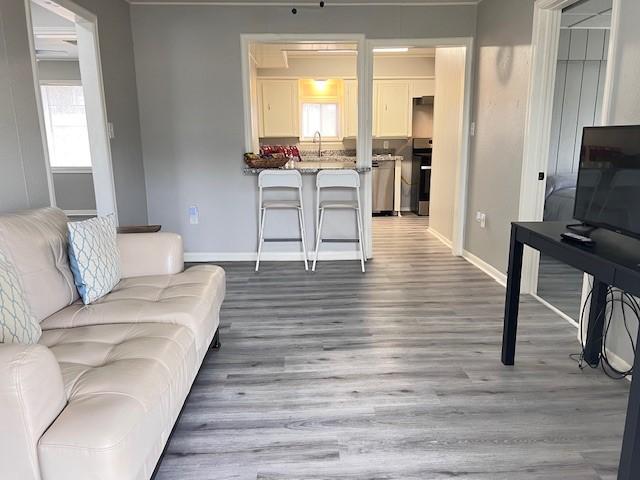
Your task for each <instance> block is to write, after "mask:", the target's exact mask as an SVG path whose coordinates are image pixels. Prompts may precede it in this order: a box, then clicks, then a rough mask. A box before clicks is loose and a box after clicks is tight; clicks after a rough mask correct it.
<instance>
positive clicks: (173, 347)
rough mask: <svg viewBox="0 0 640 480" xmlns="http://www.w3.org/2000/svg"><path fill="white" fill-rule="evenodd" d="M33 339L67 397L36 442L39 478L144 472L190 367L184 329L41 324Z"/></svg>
mask: <svg viewBox="0 0 640 480" xmlns="http://www.w3.org/2000/svg"><path fill="white" fill-rule="evenodd" d="M40 343H41V344H43V345H45V346H47V347H48V348H49V349H50V350H51V351H52V352H53V354H54V356H55V357H56V360H57V361H58V364H59V365H60V371H61V373H62V379H63V385H64V391H65V395H66V397H67V406H66V407H65V409H64V410H63V411H62V413H61V414H60V416H59V417H58V418H57V419H56V421H55V422H54V423H53V424H52V425H51V427H50V428H49V429H48V430H47V431H46V432H45V433H44V435H43V436H42V437H41V438H40V441H39V443H38V456H39V459H40V466H41V469H42V475H43V477H44V478H58V475H59V472H65V475H66V478H74V479H75V478H78V479H79V478H83V475H86V474H87V472H104V473H102V474H101V475H103V476H105V477H107V478H114V479H115V478H140V479H143V478H149V476H150V475H151V473H152V472H153V469H154V466H155V462H153V459H154V458H157V457H158V456H159V455H160V453H161V452H162V449H163V447H164V444H165V442H166V441H167V438H168V436H169V433H170V432H171V426H172V425H173V424H174V422H175V420H176V416H177V414H178V412H179V410H178V411H176V409H175V407H174V406H175V405H177V404H180V402H181V400H183V399H184V398H185V397H186V395H187V393H188V391H189V387H190V386H191V383H192V382H193V377H194V372H196V371H197V369H196V368H195V366H196V364H197V356H196V349H195V348H194V347H195V345H194V337H193V335H192V333H191V331H190V330H189V329H188V328H187V327H183V326H179V325H168V324H159V323H139V324H135V323H134V324H111V325H92V326H86V327H77V328H69V329H66V328H63V329H55V330H46V331H45V332H44V333H43V335H42V338H41V341H40ZM139 459H148V461H147V462H145V463H143V464H140V462H139ZM134 465H136V466H137V467H138V471H137V472H134V471H132V470H131V469H132V466H134ZM107 472H108V473H107ZM84 478H87V477H84ZM95 478H102V477H98V476H95Z"/></svg>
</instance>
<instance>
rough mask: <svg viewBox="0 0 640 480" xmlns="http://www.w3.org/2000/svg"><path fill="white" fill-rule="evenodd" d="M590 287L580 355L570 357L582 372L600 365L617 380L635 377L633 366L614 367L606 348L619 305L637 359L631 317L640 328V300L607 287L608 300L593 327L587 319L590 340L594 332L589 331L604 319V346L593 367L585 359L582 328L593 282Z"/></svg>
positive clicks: (581, 314) (587, 302) (606, 373)
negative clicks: (621, 368) (630, 322)
mask: <svg viewBox="0 0 640 480" xmlns="http://www.w3.org/2000/svg"><path fill="white" fill-rule="evenodd" d="M589 287H590V288H589V292H588V294H587V296H586V298H585V302H584V305H583V306H582V311H581V313H580V327H579V328H580V348H581V351H580V353H574V354H571V355H569V357H570V358H571V359H572V360H575V361H576V362H577V363H578V367H579V368H580V369H581V370H583V369H585V368H587V367H591V368H594V369H595V368H598V366H599V365H600V366H601V368H602V371H603V372H604V374H605V375H607V376H608V377H610V378H613V379H616V380H620V379H622V378H625V377H628V376H630V375H633V366H631V367H630V368H629V369H628V370H618V369H617V368H615V367H614V366H613V364H612V362H611V360H610V359H609V354H608V351H607V348H606V347H607V337H608V335H609V331H610V328H611V322H612V320H613V315H614V312H615V311H616V309H615V306H616V305H619V306H620V310H621V313H622V322H623V325H624V328H625V331H626V333H627V336H628V337H629V344H630V345H631V349H632V351H633V354H634V357H635V353H636V341H635V339H634V338H633V334H632V333H631V329H630V327H629V317H635V320H636V324H638V325H639V326H640V304H639V303H638V300H636V298H635V297H633V296H631V295H629V294H628V293H626V292H623V291H621V290H614V289H613V288H611V287H607V295H606V300H605V302H604V305H603V307H602V309H601V311H599V312H598V314H597V316H596V319H595V321H594V322H593V325H592V324H590V323H589V320H588V319H586V321H587V325H588V327H587V338H589V337H590V336H591V335H590V334H591V333H593V330H591V331H589V330H588V329H589V328H593V326H594V325H596V324H597V323H599V321H600V320H601V319H602V318H603V317H604V322H603V331H602V337H601V340H602V344H601V345H602V346H601V350H600V361H599V362H598V365H591V364H589V363H588V362H586V361H585V358H584V357H585V339H584V329H583V328H582V325H584V322H585V313H586V307H587V304H589V303H590V300H591V297H592V296H593V283H592V282H591V283H590V285H589ZM628 310H630V311H631V313H632V315H628V313H629V312H628Z"/></svg>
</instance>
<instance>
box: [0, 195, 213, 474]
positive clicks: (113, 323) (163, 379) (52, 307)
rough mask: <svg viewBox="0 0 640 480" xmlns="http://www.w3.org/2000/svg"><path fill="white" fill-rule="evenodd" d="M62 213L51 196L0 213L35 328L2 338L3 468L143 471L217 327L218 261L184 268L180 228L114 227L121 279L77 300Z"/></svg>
mask: <svg viewBox="0 0 640 480" xmlns="http://www.w3.org/2000/svg"><path fill="white" fill-rule="evenodd" d="M66 222H67V218H66V216H65V215H64V213H63V212H62V211H61V210H58V209H53V208H47V209H40V210H35V211H29V212H24V213H19V214H13V215H5V216H0V249H2V251H3V252H4V253H6V254H8V255H9V257H10V258H11V259H12V261H13V263H14V264H15V265H16V268H17V270H18V275H19V277H20V280H21V282H22V288H23V290H24V292H25V296H26V297H27V300H28V301H29V303H30V306H31V307H32V312H33V313H34V316H35V317H36V318H37V320H38V321H39V322H40V326H41V327H42V331H43V332H42V336H41V338H40V341H39V344H37V345H17V344H0V425H1V426H2V428H0V465H2V467H1V468H0V478H2V479H3V480H4V479H7V480H14V479H15V480H90V479H91V480H143V479H149V478H150V477H151V476H152V474H153V471H154V468H155V466H156V465H157V462H158V460H159V458H160V456H161V454H162V451H163V449H164V446H165V445H166V442H167V440H168V438H169V435H170V433H171V431H172V429H173V426H174V424H175V422H176V419H177V418H178V416H179V413H180V411H181V409H182V405H183V404H184V401H185V399H186V397H187V395H188V393H189V390H190V388H191V385H192V383H193V381H194V379H195V376H196V374H197V373H198V370H199V368H200V366H201V365H202V361H203V359H204V356H205V354H206V352H207V351H208V346H209V345H210V344H211V343H212V340H213V339H214V337H216V335H217V331H218V325H219V311H220V306H221V304H222V301H223V299H224V295H225V273H224V270H222V269H221V268H220V267H216V266H213V265H202V266H196V267H192V268H189V269H187V270H184V263H183V253H182V240H181V238H180V237H179V236H178V235H175V234H170V233H155V234H127V235H120V236H119V237H118V247H119V250H120V259H121V271H122V275H123V279H122V280H121V281H120V283H119V284H118V285H117V286H116V287H115V288H114V289H113V291H112V292H111V293H109V294H108V295H106V296H105V297H103V298H102V299H100V300H99V301H98V302H96V303H94V304H92V305H86V306H85V305H83V304H82V303H81V302H80V301H79V300H78V295H77V292H76V291H75V287H74V286H73V276H72V275H71V272H70V269H69V260H68V258H67V253H66V252H67V240H66V238H67V237H66Z"/></svg>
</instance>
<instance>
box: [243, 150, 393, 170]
mask: <svg viewBox="0 0 640 480" xmlns="http://www.w3.org/2000/svg"><path fill="white" fill-rule="evenodd" d="M302 158H303V161H301V162H300V161H291V162H289V163H288V164H287V165H286V166H285V167H283V168H281V169H279V170H298V171H299V172H300V173H318V172H319V171H320V170H335V169H338V170H355V171H356V172H358V173H364V172H370V171H371V167H357V166H356V157H355V156H354V155H335V154H328V155H323V156H322V157H318V156H317V155H315V156H314V155H303V157H302ZM402 159H403V157H402V156H400V155H374V156H373V160H374V161H376V162H385V161H394V162H395V161H398V160H402ZM263 170H270V169H266V168H251V167H247V166H245V167H244V168H243V170H242V171H243V173H245V174H247V175H250V174H258V173H260V172H261V171H263Z"/></svg>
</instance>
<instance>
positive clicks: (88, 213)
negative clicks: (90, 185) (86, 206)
mask: <svg viewBox="0 0 640 480" xmlns="http://www.w3.org/2000/svg"><path fill="white" fill-rule="evenodd" d="M64 213H65V215H66V216H67V217H95V216H96V215H98V212H97V211H96V210H65V211H64Z"/></svg>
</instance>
